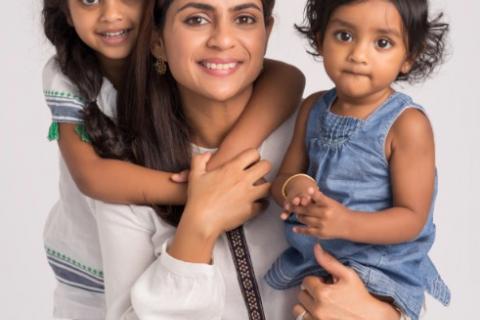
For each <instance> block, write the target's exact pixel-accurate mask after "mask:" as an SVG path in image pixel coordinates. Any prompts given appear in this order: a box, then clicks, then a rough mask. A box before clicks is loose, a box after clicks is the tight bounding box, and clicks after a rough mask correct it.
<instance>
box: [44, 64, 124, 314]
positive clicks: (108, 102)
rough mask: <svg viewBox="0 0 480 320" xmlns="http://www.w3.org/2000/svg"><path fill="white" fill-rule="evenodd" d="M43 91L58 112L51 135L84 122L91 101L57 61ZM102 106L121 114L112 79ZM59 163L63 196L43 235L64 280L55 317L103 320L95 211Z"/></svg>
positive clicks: (104, 90)
mask: <svg viewBox="0 0 480 320" xmlns="http://www.w3.org/2000/svg"><path fill="white" fill-rule="evenodd" d="M43 88H44V93H45V99H46V102H47V105H48V106H49V108H50V110H51V113H52V128H54V129H52V130H51V135H52V138H54V139H58V123H76V124H81V123H82V121H83V120H82V110H83V108H84V107H85V106H86V100H85V99H83V98H82V97H80V96H79V93H78V90H77V88H76V87H75V86H74V85H73V83H71V81H70V80H69V79H68V78H67V77H66V76H65V75H64V74H62V73H61V70H60V67H59V65H58V63H57V62H56V60H55V57H52V58H51V59H50V60H49V61H48V62H47V64H46V65H45V67H44V72H43ZM97 102H100V103H98V105H99V108H100V109H101V110H102V111H103V112H104V113H105V114H107V115H115V113H114V112H113V111H112V110H113V109H114V108H115V106H116V92H115V89H114V88H113V86H112V85H111V83H110V82H108V80H106V79H104V84H103V85H102V90H101V91H100V95H99V98H98V99H97ZM55 128H56V129H55ZM49 136H50V135H49ZM59 162H60V170H59V171H60V178H59V179H60V181H59V190H60V198H59V200H58V201H57V203H56V204H55V205H54V207H53V208H52V210H51V211H50V213H49V216H48V218H47V222H46V224H45V227H44V233H43V238H44V245H45V251H46V255H47V259H48V262H49V264H50V266H51V268H52V270H53V272H54V274H55V277H56V279H57V280H58V284H57V288H56V290H55V295H54V316H55V317H58V318H70V319H88V320H94V319H103V318H104V317H105V301H104V300H105V298H104V274H103V267H102V259H101V253H100V244H99V241H98V233H97V228H96V223H95V219H94V217H93V215H92V207H91V205H90V204H89V202H88V197H86V196H84V195H83V194H82V193H81V192H80V190H78V188H77V186H76V185H75V182H74V181H73V179H72V177H71V175H70V173H69V171H68V168H67V166H66V164H65V162H64V160H63V159H62V158H61V157H60V161H59Z"/></svg>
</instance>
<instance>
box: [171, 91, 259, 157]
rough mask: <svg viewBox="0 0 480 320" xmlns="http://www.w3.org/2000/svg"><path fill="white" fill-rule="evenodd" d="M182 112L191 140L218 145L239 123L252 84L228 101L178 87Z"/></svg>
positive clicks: (203, 144) (207, 145) (210, 146)
mask: <svg viewBox="0 0 480 320" xmlns="http://www.w3.org/2000/svg"><path fill="white" fill-rule="evenodd" d="M179 90H180V95H181V97H182V105H183V112H184V114H185V117H186V120H187V123H188V124H189V127H190V133H191V142H192V143H194V144H196V145H198V146H201V147H206V148H216V147H218V146H219V145H220V144H221V142H222V141H223V139H224V138H225V136H226V135H227V134H228V133H229V131H230V130H231V129H232V127H233V126H234V125H235V123H236V122H237V120H238V118H239V117H240V115H241V114H242V112H243V110H244V109H245V106H246V105H247V103H248V101H249V100H250V97H251V95H252V90H253V87H252V86H250V87H248V88H246V89H244V90H243V91H242V92H241V93H239V94H237V95H236V96H234V97H232V98H230V99H228V100H227V101H215V100H213V99H209V98H207V97H202V96H199V95H195V94H193V93H192V92H191V91H188V89H185V88H181V87H180V88H179Z"/></svg>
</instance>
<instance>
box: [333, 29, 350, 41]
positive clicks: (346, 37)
mask: <svg viewBox="0 0 480 320" xmlns="http://www.w3.org/2000/svg"><path fill="white" fill-rule="evenodd" d="M335 38H337V40H340V41H342V42H351V41H352V40H353V36H352V34H351V33H348V32H345V31H340V32H337V33H335Z"/></svg>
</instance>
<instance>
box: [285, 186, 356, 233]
mask: <svg viewBox="0 0 480 320" xmlns="http://www.w3.org/2000/svg"><path fill="white" fill-rule="evenodd" d="M307 195H308V198H309V199H310V202H309V203H308V204H307V205H303V203H302V204H300V205H297V206H294V207H292V211H293V212H295V213H296V215H297V219H298V221H299V222H301V223H303V224H304V225H305V226H296V227H294V228H293V231H294V232H297V233H301V234H304V235H308V236H315V237H318V238H322V239H332V238H343V239H345V238H348V228H347V226H348V225H349V224H348V219H349V217H350V210H349V209H348V208H346V207H345V206H344V205H342V204H341V203H339V202H337V201H335V200H333V199H332V198H329V197H327V196H326V195H324V194H323V193H322V192H320V191H319V190H318V189H314V188H309V189H308V191H307Z"/></svg>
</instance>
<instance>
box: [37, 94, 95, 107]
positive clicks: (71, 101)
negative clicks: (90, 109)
mask: <svg viewBox="0 0 480 320" xmlns="http://www.w3.org/2000/svg"><path fill="white" fill-rule="evenodd" d="M45 100H46V101H47V104H49V105H50V104H54V105H57V104H67V105H72V106H73V107H76V108H84V107H85V105H86V104H85V103H84V102H81V101H78V100H74V99H71V98H70V99H69V98H57V97H55V98H52V97H45Z"/></svg>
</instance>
